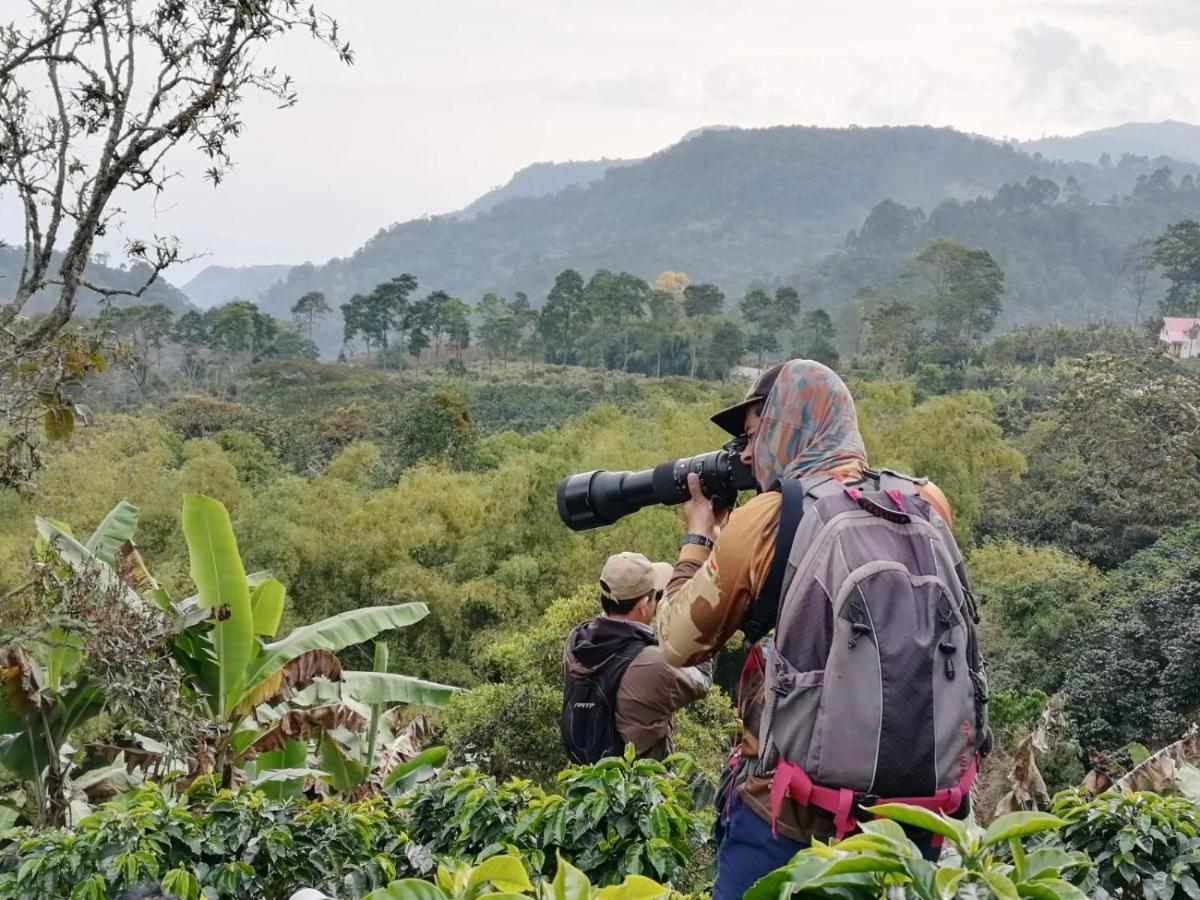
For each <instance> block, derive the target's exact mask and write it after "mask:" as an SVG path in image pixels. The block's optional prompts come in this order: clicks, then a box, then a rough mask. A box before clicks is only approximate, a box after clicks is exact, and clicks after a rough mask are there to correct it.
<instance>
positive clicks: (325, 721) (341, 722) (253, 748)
mask: <svg viewBox="0 0 1200 900" xmlns="http://www.w3.org/2000/svg"><path fill="white" fill-rule="evenodd" d="M366 727H367V720H366V718H364V717H363V716H361V715H359V714H358V713H357V712H355V711H354V710H353V709H351V708H350V707H348V706H343V705H342V704H340V703H331V704H329V705H328V706H317V707H313V708H312V709H293V710H291V711H289V712H287V713H284V715H283V717H282V718H281V719H280V720H279V721H278V722H276V723H275V725H274V727H273V728H271V729H270V730H269V731H266V732H264V733H263V734H261V735H259V737H258V738H257V739H256V740H255V741H254V743H252V744H251V745H250V746H249V747H247V748H246V750H245V752H243V754H242V756H243V758H248V757H251V756H254V755H255V754H257V753H265V752H268V751H271V750H279V749H280V748H282V747H283V745H284V744H285V743H287V742H288V741H290V740H295V739H299V740H308V739H309V738H311V737H315V736H316V735H318V734H320V733H321V732H322V731H329V730H331V729H334V728H348V729H350V730H351V731H363V730H365V729H366Z"/></svg>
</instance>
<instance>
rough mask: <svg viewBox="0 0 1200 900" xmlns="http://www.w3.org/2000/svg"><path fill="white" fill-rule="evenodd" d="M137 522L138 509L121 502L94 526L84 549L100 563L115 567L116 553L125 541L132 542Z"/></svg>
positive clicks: (127, 502) (126, 502) (130, 504)
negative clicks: (94, 528)
mask: <svg viewBox="0 0 1200 900" xmlns="http://www.w3.org/2000/svg"><path fill="white" fill-rule="evenodd" d="M137 522H138V508H137V507H136V506H134V505H133V504H132V503H130V502H129V501H128V500H122V501H121V502H120V503H118V504H117V505H116V506H114V507H113V508H112V509H111V510H109V512H108V515H107V516H105V517H104V520H103V521H102V522H101V523H100V524H99V525H97V526H96V530H95V531H93V532H92V536H91V537H90V538H88V539H87V543H86V544H84V549H86V550H87V552H88V553H90V554H92V555H93V556H94V557H96V558H97V559H98V560H100V561H101V562H103V563H107V564H108V565H110V566H115V565H116V564H117V551H118V550H119V549H120V548H121V545H122V544H124V543H125V542H126V541H131V540H133V533H134V531H135V530H137Z"/></svg>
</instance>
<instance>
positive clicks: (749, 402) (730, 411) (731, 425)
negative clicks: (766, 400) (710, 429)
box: [712, 397, 763, 437]
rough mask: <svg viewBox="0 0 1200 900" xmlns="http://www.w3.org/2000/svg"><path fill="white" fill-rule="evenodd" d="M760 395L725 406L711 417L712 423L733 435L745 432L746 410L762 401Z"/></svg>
mask: <svg viewBox="0 0 1200 900" xmlns="http://www.w3.org/2000/svg"><path fill="white" fill-rule="evenodd" d="M762 402H763V398H762V397H747V398H746V399H745V400H743V401H742V402H741V403H735V404H734V405H733V406H729V407H726V408H725V409H723V410H721V411H720V412H719V413H717V414H716V415H715V416H713V417H712V423H713V424H714V425H716V426H717V427H718V428H722V429H724V430H725V431H728V432H729V433H730V434H731V435H733V436H734V437H741V436H742V435H743V434H745V433H746V410H748V409H749V408H750V407H752V406H754V405H755V404H756V403H762Z"/></svg>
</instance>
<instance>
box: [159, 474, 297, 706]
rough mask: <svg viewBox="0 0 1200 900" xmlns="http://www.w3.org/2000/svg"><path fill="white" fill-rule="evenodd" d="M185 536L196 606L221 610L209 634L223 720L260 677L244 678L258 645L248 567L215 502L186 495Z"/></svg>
mask: <svg viewBox="0 0 1200 900" xmlns="http://www.w3.org/2000/svg"><path fill="white" fill-rule="evenodd" d="M183 534H184V537H186V538H187V545H188V553H189V555H190V556H191V575H192V581H193V583H195V585H196V589H197V590H198V591H199V596H200V606H201V607H203V608H207V609H215V610H218V611H219V612H220V615H219V616H218V617H217V618H218V621H217V622H216V624H215V625H214V626H213V630H212V636H213V647H214V648H215V650H216V654H217V665H218V679H219V680H218V685H219V686H218V688H217V694H218V696H217V698H216V699H217V704H216V705H217V714H218V715H219V716H220V717H221V718H225V717H226V716H228V715H229V714H230V713H231V712H232V710H233V709H234V708H236V706H237V700H238V697H239V695H240V693H241V689H242V685H245V684H257V683H258V682H259V681H261V680H262V678H263V676H259V677H257V678H249V677H247V673H248V668H249V666H250V663H251V660H253V659H254V658H255V656H256V654H255V649H256V648H255V640H254V617H253V614H252V613H251V610H250V589H249V588H248V587H247V585H246V570H245V568H244V567H243V566H242V558H241V556H239V555H238V549H237V541H236V540H235V539H234V536H233V525H232V524H231V523H230V521H229V512H228V510H226V509H225V507H224V506H223V505H222V504H221V503H219V502H218V501H216V500H213V499H212V498H211V497H205V496H203V495H201V494H184V495H183ZM259 655H261V654H259ZM283 662H287V660H284V661H283ZM282 664H283V663H280V665H282ZM276 668H278V667H276ZM270 671H272V672H273V671H274V669H271V670H270ZM265 674H270V672H267V673H264V675H265Z"/></svg>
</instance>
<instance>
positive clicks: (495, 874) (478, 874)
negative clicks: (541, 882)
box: [467, 856, 533, 894]
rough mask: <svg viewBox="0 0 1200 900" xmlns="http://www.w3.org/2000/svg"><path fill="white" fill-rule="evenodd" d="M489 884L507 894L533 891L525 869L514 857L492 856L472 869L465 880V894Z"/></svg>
mask: <svg viewBox="0 0 1200 900" xmlns="http://www.w3.org/2000/svg"><path fill="white" fill-rule="evenodd" d="M489 883H490V884H492V885H494V886H495V887H496V888H497V889H499V890H500V891H504V892H507V893H517V892H519V891H531V890H533V885H532V884H530V883H529V876H528V875H527V874H526V873H525V867H524V866H523V865H521V861H520V860H519V859H517V858H516V857H515V856H493V857H492V858H491V859H486V860H484V861H483V862H481V863H480V864H479V865H477V866H476V867H475V868H473V869H472V870H471V874H470V877H468V878H467V893H468V894H471V893H473V892H475V891H478V890H479V889H480V888H481V887H483V885H485V884H489Z"/></svg>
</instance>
